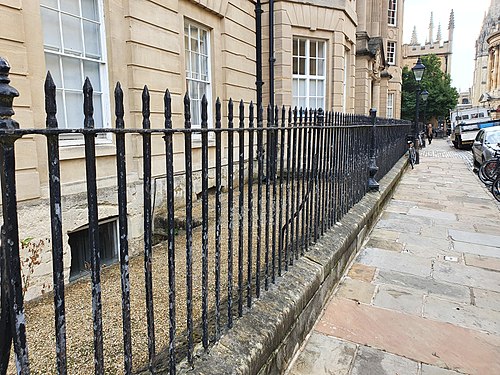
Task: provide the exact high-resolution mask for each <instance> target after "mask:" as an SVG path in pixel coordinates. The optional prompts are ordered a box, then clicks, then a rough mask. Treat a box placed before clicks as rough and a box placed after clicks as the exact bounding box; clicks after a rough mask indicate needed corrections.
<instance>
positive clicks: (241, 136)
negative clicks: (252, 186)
mask: <svg viewBox="0 0 500 375" xmlns="http://www.w3.org/2000/svg"><path fill="white" fill-rule="evenodd" d="M239 118H240V124H239V129H238V130H239V131H238V152H239V158H238V190H239V195H238V198H239V199H238V316H239V317H241V316H243V244H244V238H243V236H244V233H243V225H244V220H245V213H244V211H245V207H244V204H245V132H244V131H243V129H244V128H245V105H244V104H243V100H241V101H240V106H239Z"/></svg>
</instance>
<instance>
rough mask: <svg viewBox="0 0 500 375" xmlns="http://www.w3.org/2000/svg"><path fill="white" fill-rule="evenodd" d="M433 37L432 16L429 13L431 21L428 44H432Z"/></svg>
mask: <svg viewBox="0 0 500 375" xmlns="http://www.w3.org/2000/svg"><path fill="white" fill-rule="evenodd" d="M433 35H434V15H433V13H432V12H431V20H430V22H429V39H428V42H429V44H432V43H433Z"/></svg>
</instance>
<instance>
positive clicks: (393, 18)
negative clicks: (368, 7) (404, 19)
mask: <svg viewBox="0 0 500 375" xmlns="http://www.w3.org/2000/svg"><path fill="white" fill-rule="evenodd" d="M397 23H398V0H389V6H388V10H387V24H388V25H389V26H397Z"/></svg>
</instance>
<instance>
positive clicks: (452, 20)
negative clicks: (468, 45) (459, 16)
mask: <svg viewBox="0 0 500 375" xmlns="http://www.w3.org/2000/svg"><path fill="white" fill-rule="evenodd" d="M454 30H455V13H454V12H453V9H452V10H451V12H450V22H449V24H448V40H449V41H450V42H451V41H452V40H453V31H454Z"/></svg>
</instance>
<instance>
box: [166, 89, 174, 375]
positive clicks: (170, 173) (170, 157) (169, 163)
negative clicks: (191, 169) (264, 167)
mask: <svg viewBox="0 0 500 375" xmlns="http://www.w3.org/2000/svg"><path fill="white" fill-rule="evenodd" d="M163 105H164V110H165V112H164V116H165V129H167V130H171V129H172V97H171V95H170V91H169V90H166V91H165V95H164V97H163ZM172 138H173V134H172V132H171V131H170V132H167V133H165V136H164V139H165V155H166V172H167V176H166V177H167V208H168V210H167V225H168V227H167V242H168V316H169V323H170V324H169V345H168V359H169V364H171V365H170V366H169V368H170V375H174V374H175V362H176V355H175V344H176V340H175V331H176V326H177V323H176V306H175V305H176V302H175V294H176V293H175V223H174V146H173V139H172ZM172 364H174V365H172Z"/></svg>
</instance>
